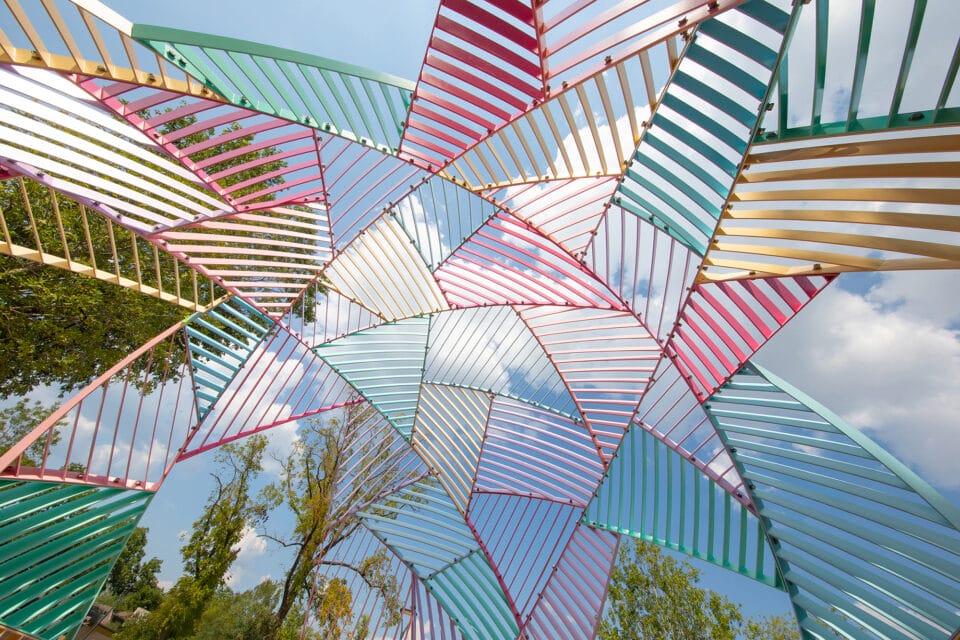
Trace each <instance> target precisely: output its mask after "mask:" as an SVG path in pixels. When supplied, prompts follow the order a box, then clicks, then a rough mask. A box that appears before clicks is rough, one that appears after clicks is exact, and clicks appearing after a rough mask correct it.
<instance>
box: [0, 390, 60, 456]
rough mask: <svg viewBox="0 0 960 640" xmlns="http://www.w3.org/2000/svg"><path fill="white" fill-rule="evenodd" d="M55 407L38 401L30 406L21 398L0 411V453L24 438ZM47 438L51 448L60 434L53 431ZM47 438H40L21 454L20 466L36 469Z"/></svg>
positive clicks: (58, 440) (58, 439)
mask: <svg viewBox="0 0 960 640" xmlns="http://www.w3.org/2000/svg"><path fill="white" fill-rule="evenodd" d="M56 408H57V407H56V405H49V406H47V405H44V404H42V403H41V402H40V401H39V400H38V401H35V402H34V403H33V404H30V403H29V401H28V400H27V399H26V398H21V399H20V400H18V401H17V403H16V404H14V405H12V406H9V407H6V408H4V409H0V453H3V452H5V451H8V450H9V449H10V448H11V447H12V446H13V445H15V444H17V443H18V442H20V441H21V440H22V439H23V438H25V437H26V436H27V435H29V433H30V432H31V431H33V429H34V427H36V426H37V425H38V424H40V423H41V422H43V420H44V419H45V418H46V417H47V416H48V415H50V414H51V413H53V411H54V410H55V409H56ZM50 433H51V435H50V438H49V441H50V442H49V445H50V446H51V447H53V446H54V445H56V444H57V443H58V442H60V433H59V432H58V431H57V430H56V429H53V430H52V431H51V432H50ZM47 440H48V439H47V438H40V439H39V440H37V441H36V442H34V443H33V444H32V445H30V446H29V447H28V448H27V450H26V451H25V452H24V454H23V461H22V464H23V465H24V466H26V467H36V466H38V465H39V464H40V461H41V460H42V459H43V453H44V450H45V449H46V447H47Z"/></svg>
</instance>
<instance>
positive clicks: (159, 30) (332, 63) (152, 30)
mask: <svg viewBox="0 0 960 640" xmlns="http://www.w3.org/2000/svg"><path fill="white" fill-rule="evenodd" d="M131 35H132V36H133V38H134V39H136V40H141V41H154V42H164V43H169V44H184V45H190V46H196V47H207V48H217V49H223V50H225V51H234V52H237V53H246V54H249V55H254V56H263V57H265V58H272V59H275V60H285V61H287V62H293V63H296V64H303V65H308V66H313V67H317V68H320V69H327V70H329V71H333V72H336V73H343V74H347V75H351V76H354V77H357V78H365V79H367V80H372V81H374V82H379V83H382V84H388V85H390V86H393V87H396V88H398V89H403V90H406V91H413V90H414V89H415V88H416V86H417V84H416V82H414V81H412V80H407V79H405V78H400V77H398V76H394V75H391V74H388V73H382V72H379V71H374V70H373V69H367V68H365V67H360V66H357V65H353V64H349V63H346V62H339V61H337V60H331V59H329V58H323V57H320V56H316V55H312V54H308V53H302V52H299V51H294V50H292V49H284V48H283V47H277V46H273V45H268V44H261V43H257V42H251V41H249V40H240V39H238V38H228V37H226V36H218V35H212V34H206V33H200V32H197V31H186V30H182V29H173V28H170V27H161V26H155V25H146V24H135V25H133V29H132V30H131ZM145 44H146V43H145ZM152 48H156V47H152Z"/></svg>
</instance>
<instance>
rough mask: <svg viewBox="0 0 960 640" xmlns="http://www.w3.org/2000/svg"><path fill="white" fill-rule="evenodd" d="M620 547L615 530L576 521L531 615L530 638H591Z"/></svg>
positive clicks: (543, 639) (525, 630) (527, 627)
mask: <svg viewBox="0 0 960 640" xmlns="http://www.w3.org/2000/svg"><path fill="white" fill-rule="evenodd" d="M616 551H617V537H616V536H614V535H613V534H612V533H609V532H606V531H600V530H598V529H593V528H590V527H586V526H583V525H577V527H576V528H575V529H574V531H573V535H572V536H571V538H570V542H569V543H568V544H567V548H566V549H565V550H564V552H563V555H562V556H561V557H560V561H559V562H558V563H557V564H556V565H554V567H553V572H552V573H551V575H550V579H549V581H548V582H547V586H546V588H545V589H544V590H543V592H542V593H541V595H540V598H539V599H538V600H537V603H536V606H535V608H534V610H533V612H532V613H531V614H530V617H529V618H528V619H527V620H526V621H524V622H525V624H524V632H525V633H526V635H527V637H528V638H531V640H533V639H537V640H546V639H547V638H563V639H564V640H576V639H577V638H592V637H593V636H594V634H595V633H596V630H597V625H598V624H599V623H600V610H601V608H602V603H603V599H604V597H605V595H606V590H607V576H608V575H609V572H610V568H611V566H612V565H613V561H614V557H615V555H616Z"/></svg>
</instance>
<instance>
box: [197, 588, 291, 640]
mask: <svg viewBox="0 0 960 640" xmlns="http://www.w3.org/2000/svg"><path fill="white" fill-rule="evenodd" d="M279 588H280V587H279V585H278V584H277V583H276V582H273V581H272V580H265V581H263V582H261V583H260V584H258V585H257V586H255V587H254V588H252V589H249V590H247V591H244V592H242V593H234V592H233V591H231V590H230V589H225V588H224V589H219V590H217V592H216V594H215V595H214V596H213V598H212V599H211V600H210V603H209V604H208V605H207V608H206V610H205V611H204V612H203V616H201V618H200V622H199V623H198V624H197V631H196V633H195V634H194V635H193V636H190V640H226V639H229V640H263V639H264V638H268V637H269V636H270V632H271V629H272V625H273V608H274V607H275V606H276V602H277V596H278V594H279Z"/></svg>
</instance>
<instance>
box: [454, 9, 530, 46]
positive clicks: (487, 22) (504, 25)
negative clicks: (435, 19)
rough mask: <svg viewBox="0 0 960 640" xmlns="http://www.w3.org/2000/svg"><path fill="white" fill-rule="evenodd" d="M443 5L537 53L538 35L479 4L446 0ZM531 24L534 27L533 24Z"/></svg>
mask: <svg viewBox="0 0 960 640" xmlns="http://www.w3.org/2000/svg"><path fill="white" fill-rule="evenodd" d="M443 7H444V8H446V9H450V10H451V11H455V12H456V13H459V14H460V15H462V16H464V17H466V18H469V19H471V20H473V21H474V22H476V23H477V24H480V25H482V26H484V27H486V28H487V29H490V30H491V31H493V32H494V33H496V34H497V35H498V36H500V37H502V38H505V39H507V40H510V41H511V42H513V43H514V44H516V45H517V46H519V47H522V48H523V49H526V50H527V51H530V52H532V53H536V50H537V39H536V37H534V36H532V35H531V34H529V33H526V32H524V31H521V30H520V29H518V28H516V27H515V26H513V25H512V24H510V23H509V22H507V21H506V20H503V19H502V18H500V17H498V16H496V15H494V14H492V13H490V12H489V11H486V10H485V9H483V8H481V7H479V6H478V5H475V4H472V3H470V2H467V1H466V0H444V2H443ZM530 26H531V27H532V26H533V25H532V24H531V25H530Z"/></svg>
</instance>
